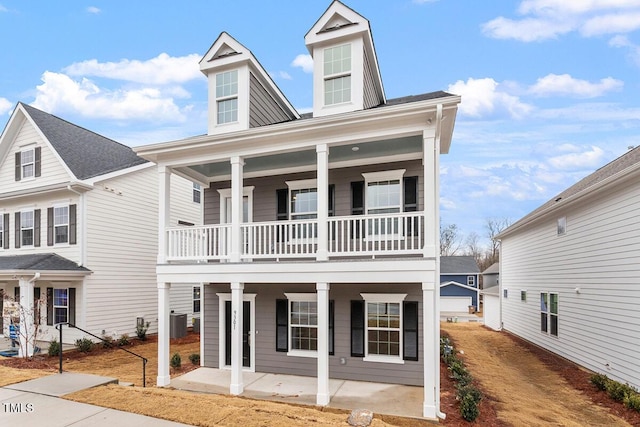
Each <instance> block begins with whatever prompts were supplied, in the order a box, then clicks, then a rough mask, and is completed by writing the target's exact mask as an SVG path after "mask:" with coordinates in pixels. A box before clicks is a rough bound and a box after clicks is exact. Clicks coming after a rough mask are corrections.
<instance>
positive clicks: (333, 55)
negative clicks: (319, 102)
mask: <svg viewBox="0 0 640 427" xmlns="http://www.w3.org/2000/svg"><path fill="white" fill-rule="evenodd" d="M349 101H351V45H350V44H345V45H341V46H335V47H330V48H327V49H325V50H324V105H333V104H341V103H344V102H349Z"/></svg>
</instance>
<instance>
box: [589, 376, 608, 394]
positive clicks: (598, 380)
mask: <svg viewBox="0 0 640 427" xmlns="http://www.w3.org/2000/svg"><path fill="white" fill-rule="evenodd" d="M589 381H591V384H593V385H594V386H596V387H597V388H598V390H602V391H604V390H606V389H607V382H608V381H609V377H607V376H606V375H603V374H593V375H591V378H589Z"/></svg>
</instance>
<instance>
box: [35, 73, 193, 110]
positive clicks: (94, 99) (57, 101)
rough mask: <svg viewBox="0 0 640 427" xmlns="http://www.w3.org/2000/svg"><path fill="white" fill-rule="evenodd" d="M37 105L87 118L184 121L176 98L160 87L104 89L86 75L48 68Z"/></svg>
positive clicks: (39, 89) (38, 89) (38, 95)
mask: <svg viewBox="0 0 640 427" xmlns="http://www.w3.org/2000/svg"><path fill="white" fill-rule="evenodd" d="M42 81H43V84H42V85H40V86H37V87H36V89H37V94H36V98H35V101H34V102H33V106H34V107H36V108H40V109H42V110H44V111H48V112H51V113H54V112H59V111H64V112H69V111H70V112H75V113H78V114H81V115H83V116H85V117H91V118H102V119H117V120H153V121H170V122H181V121H184V120H185V117H184V114H183V112H182V111H180V108H179V107H178V106H177V105H176V104H175V102H174V100H173V98H172V97H169V96H166V94H164V93H163V92H162V91H160V90H159V89H157V88H139V89H132V90H115V91H109V90H103V89H101V88H99V87H98V86H97V85H96V84H95V83H93V82H92V81H90V80H88V79H86V78H83V79H82V80H81V81H75V80H73V79H71V78H70V77H69V76H67V75H65V74H60V73H53V72H50V71H46V72H45V73H44V74H43V75H42Z"/></svg>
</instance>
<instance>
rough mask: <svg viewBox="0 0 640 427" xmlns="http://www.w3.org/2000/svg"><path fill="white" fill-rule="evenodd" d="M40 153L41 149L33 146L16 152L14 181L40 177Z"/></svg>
mask: <svg viewBox="0 0 640 427" xmlns="http://www.w3.org/2000/svg"><path fill="white" fill-rule="evenodd" d="M41 153H42V149H41V148H40V147H36V146H33V145H32V146H31V147H29V148H25V149H23V150H22V151H18V152H16V163H15V168H16V173H15V180H16V181H20V180H21V179H30V178H34V177H38V176H40V160H41Z"/></svg>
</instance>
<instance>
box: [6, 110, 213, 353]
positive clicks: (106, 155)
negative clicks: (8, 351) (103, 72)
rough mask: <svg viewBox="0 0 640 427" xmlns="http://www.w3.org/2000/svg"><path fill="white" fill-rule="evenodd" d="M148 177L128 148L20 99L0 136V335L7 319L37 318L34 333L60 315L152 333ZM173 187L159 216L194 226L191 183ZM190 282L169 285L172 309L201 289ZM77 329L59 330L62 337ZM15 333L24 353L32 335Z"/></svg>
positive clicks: (49, 328) (152, 195) (151, 176)
mask: <svg viewBox="0 0 640 427" xmlns="http://www.w3.org/2000/svg"><path fill="white" fill-rule="evenodd" d="M156 175H157V173H156V167H155V165H154V164H152V163H150V162H148V161H147V160H144V159H142V158H140V157H138V156H137V155H136V154H135V153H134V152H133V150H131V148H129V147H127V146H125V145H122V144H119V143H117V142H115V141H113V140H111V139H108V138H105V137H103V136H101V135H98V134H96V133H94V132H91V131H88V130H86V129H84V128H81V127H79V126H76V125H74V124H72V123H69V122H67V121H65V120H63V119H60V118H58V117H56V116H53V115H51V114H48V113H45V112H43V111H40V110H38V109H36V108H34V107H31V106H29V105H26V104H23V103H18V105H17V106H16V108H15V110H14V112H13V114H12V116H11V118H10V120H9V122H8V124H7V126H6V128H5V130H4V132H3V133H2V135H1V136H0V294H2V298H0V301H1V302H0V304H2V307H0V309H2V310H0V313H2V314H3V316H2V317H1V318H2V332H3V333H4V334H5V335H8V325H9V322H12V321H14V322H15V321H17V322H19V323H20V327H21V328H22V329H23V332H28V331H31V330H32V329H25V328H33V325H35V324H37V325H39V330H40V333H39V335H37V336H36V338H39V339H41V340H50V339H52V338H57V337H58V332H57V331H56V330H55V329H54V326H55V325H56V324H58V323H67V322H69V323H72V324H75V325H77V326H79V327H80V328H83V329H86V330H88V331H89V332H91V333H93V334H96V335H99V336H100V335H112V334H114V333H115V334H116V335H117V336H118V337H119V336H121V335H122V334H125V333H126V334H129V335H133V334H134V332H135V329H136V325H137V322H144V323H146V322H149V323H150V325H149V332H155V331H157V317H158V316H157V294H156V273H155V267H156V254H157V252H158V239H157V237H156V236H157V234H158V230H157V226H158V217H157V215H158V193H157V191H156V186H157V185H156V183H157V179H156ZM172 194H173V195H174V203H173V205H172V209H170V211H169V212H168V213H167V215H168V216H169V218H168V220H167V221H171V222H172V223H173V224H175V225H177V224H178V222H179V221H182V223H184V224H201V223H202V222H201V218H202V203H201V200H200V196H201V194H200V190H199V189H198V188H197V187H194V184H193V182H191V181H187V180H185V179H182V178H180V179H176V180H174V181H173V183H172ZM196 199H197V200H196ZM194 286H195V287H196V289H195V290H194V289H193V287H192V285H189V287H188V288H187V287H185V286H179V287H176V291H175V292H174V306H173V308H174V309H176V310H180V311H185V310H186V309H187V308H188V307H187V305H186V304H184V303H183V302H184V301H185V300H189V299H190V298H193V296H194V295H195V296H196V297H199V285H197V284H196V285H194ZM15 302H18V303H19V306H20V307H21V309H20V310H15V307H16V306H15V305H14V304H13V303H15ZM189 303H190V300H189ZM197 304H199V301H198V302H197ZM9 305H11V307H9ZM9 308H14V310H10V309H9ZM5 315H6V316H5ZM26 335H27V336H28V337H32V336H33V334H32V333H28V334H26ZM79 336H82V334H81V333H80V332H79V331H78V330H77V329H67V328H65V331H64V335H63V339H64V342H65V343H73V342H74V341H75V339H76V338H78V337H79ZM21 338H22V339H23V342H22V344H21V346H20V349H22V350H24V351H28V353H29V354H31V352H32V351H33V347H32V344H33V343H32V342H31V343H29V345H27V344H26V343H25V342H24V341H27V339H26V337H25V334H21ZM24 351H23V352H24Z"/></svg>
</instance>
